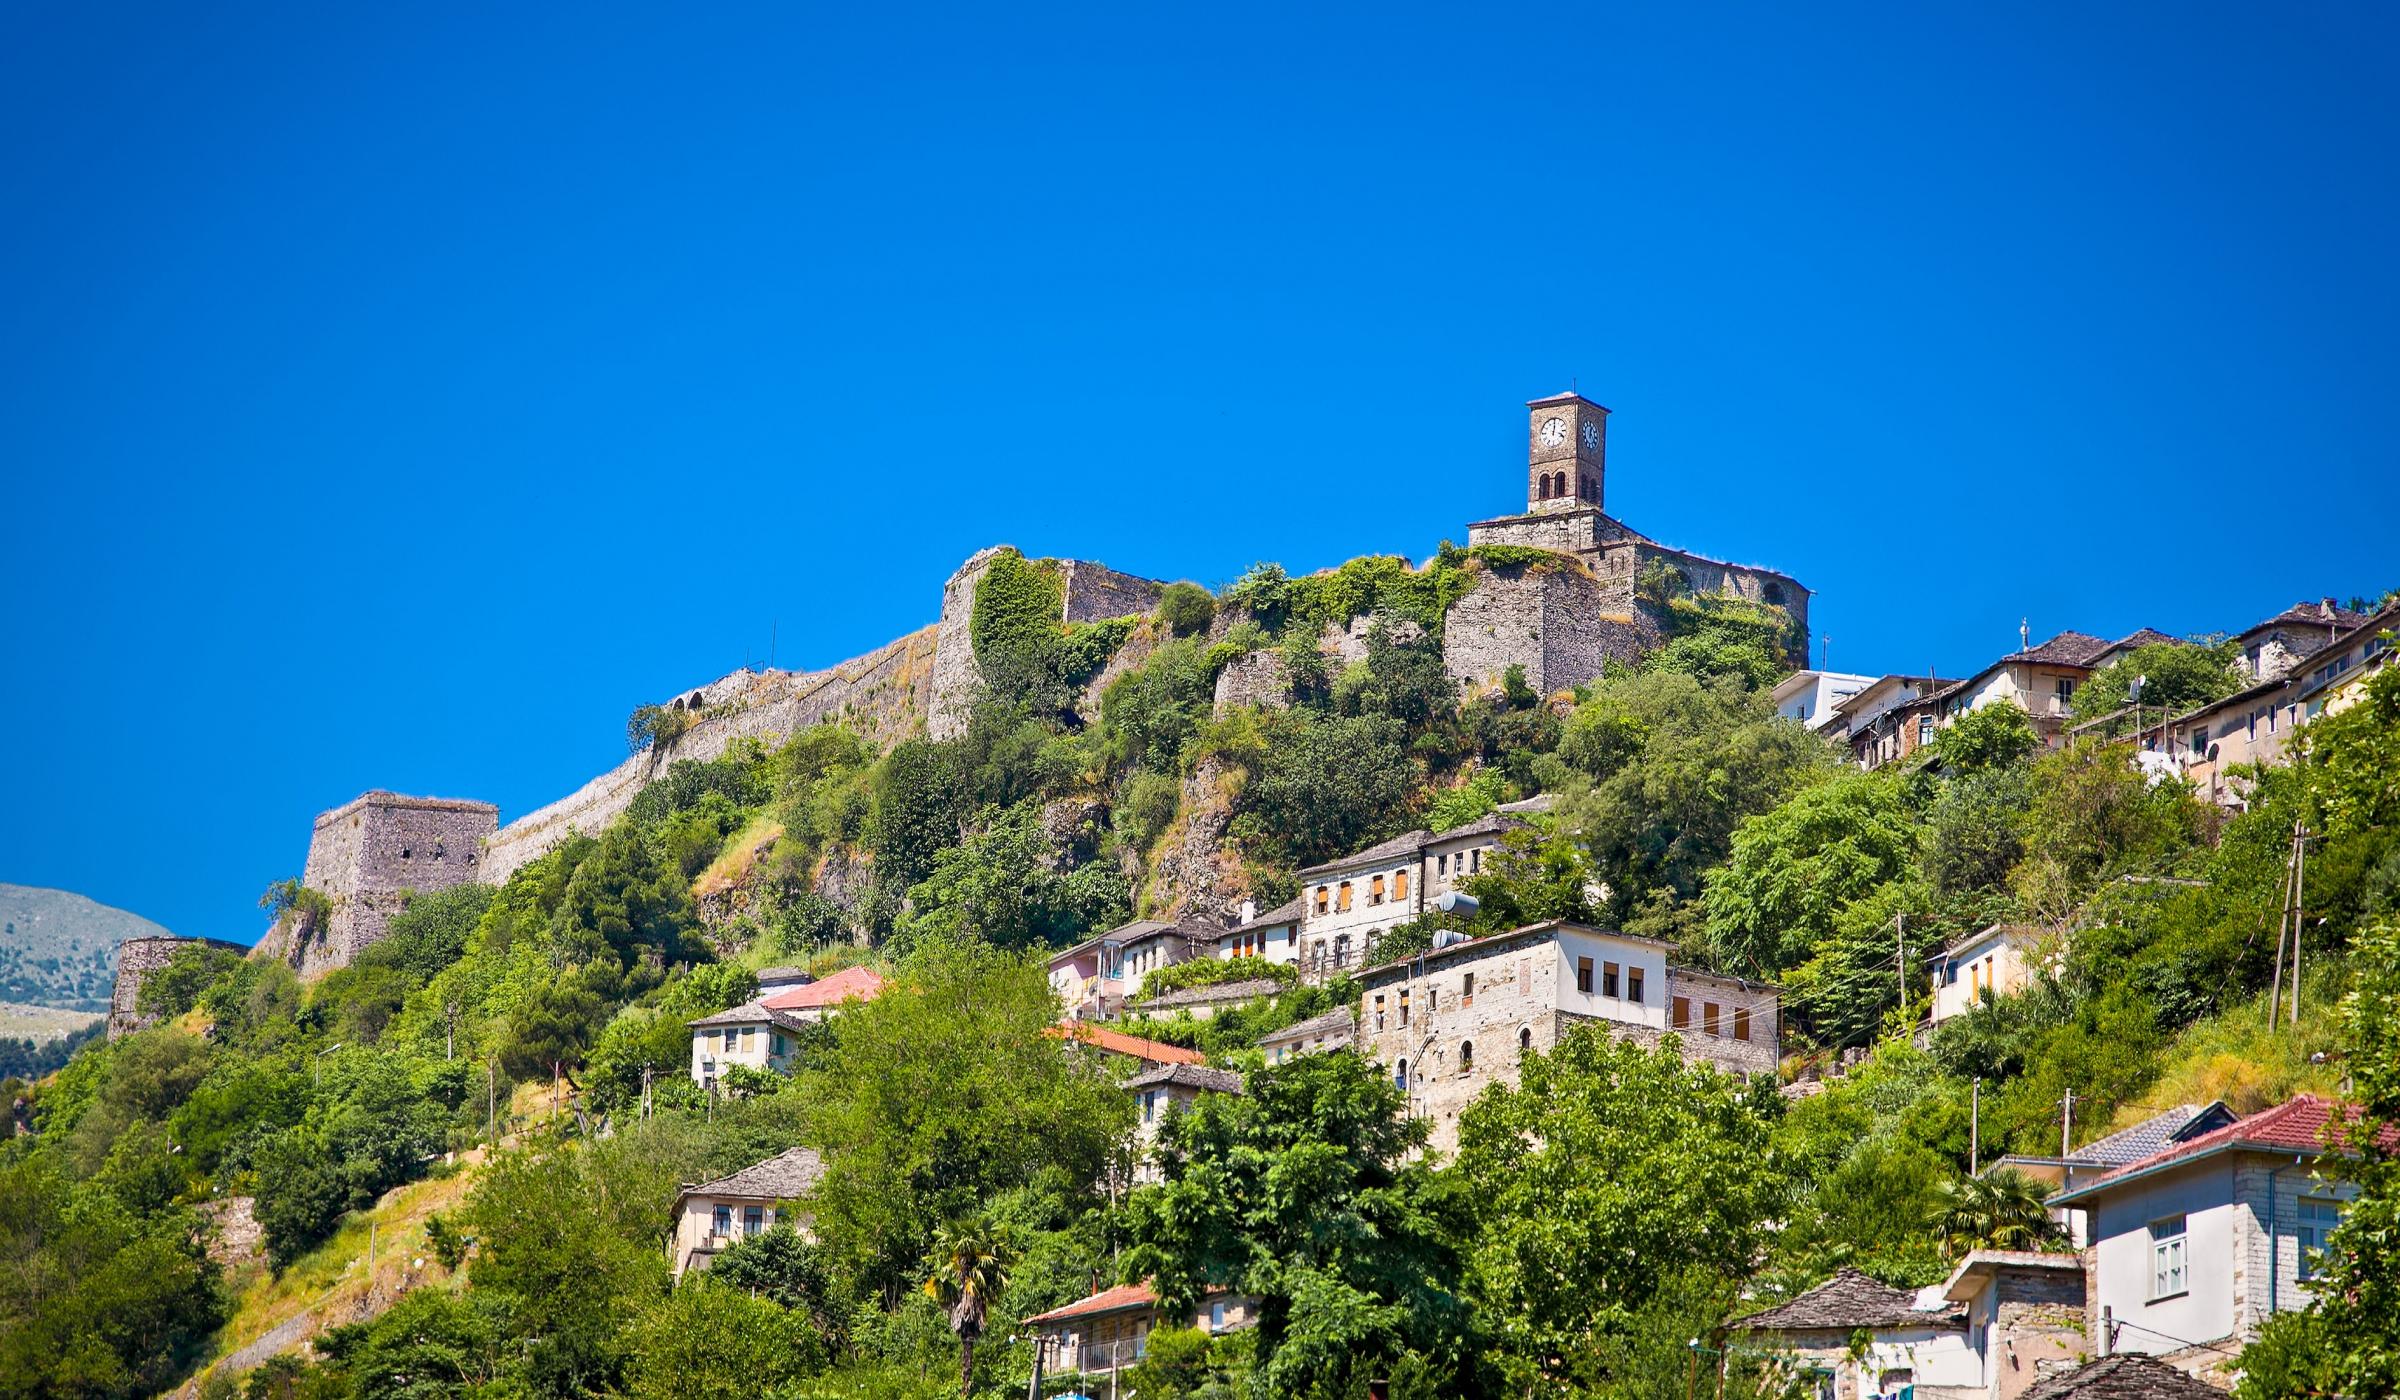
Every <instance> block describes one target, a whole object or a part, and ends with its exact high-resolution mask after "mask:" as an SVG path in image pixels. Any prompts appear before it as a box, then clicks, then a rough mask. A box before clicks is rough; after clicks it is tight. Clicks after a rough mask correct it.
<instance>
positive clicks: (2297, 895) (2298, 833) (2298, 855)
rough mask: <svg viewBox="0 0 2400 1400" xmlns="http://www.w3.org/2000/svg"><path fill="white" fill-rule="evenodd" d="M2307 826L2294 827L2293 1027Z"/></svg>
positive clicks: (2295, 1026)
mask: <svg viewBox="0 0 2400 1400" xmlns="http://www.w3.org/2000/svg"><path fill="white" fill-rule="evenodd" d="M2309 835H2310V832H2309V829H2308V828H2307V827H2305V826H2301V825H2299V824H2297V823H2294V825H2293V829H2292V1029H2293V1030H2295V1031H2297V1030H2299V1029H2300V930H2301V928H2302V927H2303V926H2304V925H2305V924H2306V922H2307V918H2306V914H2305V910H2306V909H2307V907H2308V838H2309Z"/></svg>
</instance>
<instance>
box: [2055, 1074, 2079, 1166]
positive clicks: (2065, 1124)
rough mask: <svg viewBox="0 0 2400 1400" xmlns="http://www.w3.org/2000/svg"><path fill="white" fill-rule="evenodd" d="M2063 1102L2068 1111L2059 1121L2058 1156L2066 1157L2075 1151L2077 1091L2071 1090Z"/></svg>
mask: <svg viewBox="0 0 2400 1400" xmlns="http://www.w3.org/2000/svg"><path fill="white" fill-rule="evenodd" d="M2062 1102H2064V1103H2065V1104H2066V1108H2067V1111H2066V1114H2065V1115H2064V1116H2063V1117H2061V1118H2060V1119H2059V1120H2058V1155H2059V1156H2061V1157H2065V1156H2067V1155H2069V1154H2071V1153H2072V1152H2074V1150H2075V1091H2074V1090H2073V1089H2069V1090H2068V1091H2067V1097H2066V1098H2065V1099H2064V1100H2062Z"/></svg>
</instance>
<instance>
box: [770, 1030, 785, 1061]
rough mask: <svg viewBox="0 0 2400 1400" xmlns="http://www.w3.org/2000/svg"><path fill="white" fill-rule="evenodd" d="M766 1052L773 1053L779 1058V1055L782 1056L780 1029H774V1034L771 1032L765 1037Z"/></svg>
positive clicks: (781, 1034)
mask: <svg viewBox="0 0 2400 1400" xmlns="http://www.w3.org/2000/svg"><path fill="white" fill-rule="evenodd" d="M767 1053H768V1054H770V1055H774V1056H776V1057H777V1058H781V1057H782V1055H783V1032H781V1031H776V1032H775V1033H774V1034H772V1035H770V1036H768V1037H767Z"/></svg>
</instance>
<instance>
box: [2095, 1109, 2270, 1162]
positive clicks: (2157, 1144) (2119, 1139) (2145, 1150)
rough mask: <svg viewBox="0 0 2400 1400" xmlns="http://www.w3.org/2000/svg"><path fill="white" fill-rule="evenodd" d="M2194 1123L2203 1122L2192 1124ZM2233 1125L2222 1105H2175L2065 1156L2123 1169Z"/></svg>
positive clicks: (2230, 1110)
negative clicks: (2169, 1147)
mask: <svg viewBox="0 0 2400 1400" xmlns="http://www.w3.org/2000/svg"><path fill="white" fill-rule="evenodd" d="M2195 1119H2204V1121H2200V1122H2194V1120H2195ZM2232 1121H2234V1113H2233V1110H2232V1109H2229V1108H2227V1107H2226V1106H2225V1105H2224V1104H2222V1103H2209V1104H2197V1103H2187V1104H2178V1105H2176V1106H2175V1107H2173V1108H2170V1109H2168V1110H2167V1111H2166V1112H2164V1113H2162V1114H2160V1115H2158V1116H2157V1117H2156V1118H2151V1119H2147V1120H2145V1121H2143V1122H2140V1123H2136V1124H2134V1125H2133V1126H2132V1127H2130V1128H2125V1129H2122V1130H2120V1131H2117V1132H2113V1133H2110V1134H2109V1135H2108V1136H2107V1137H2104V1138H2096V1139H2094V1140H2093V1141H2091V1142H2087V1143H2085V1144H2084V1145H2083V1146H2081V1147H2078V1148H2076V1149H2075V1150H2074V1152H2072V1153H2070V1154H2068V1157H2067V1160H2068V1161H2070V1162H2088V1163H2097V1164H2099V1165H2101V1166H2109V1167H2122V1166H2126V1165H2129V1164H2131V1163H2134V1162H2138V1161H2141V1160H2142V1159H2143V1158H2145V1157H2149V1156H2153V1155H2155V1154H2157V1153H2159V1152H2162V1151H2165V1150H2166V1148H2167V1147H2168V1146H2169V1145H2170V1144H2172V1143H2175V1142H2178V1141H2180V1140H2182V1139H2184V1138H2187V1137H2192V1136H2196V1135H2197V1134H2199V1133H2205V1132H2207V1131H2209V1130H2210V1129H2212V1128H2221V1127H2223V1126H2225V1125H2226V1124H2228V1123H2231V1122H2232Z"/></svg>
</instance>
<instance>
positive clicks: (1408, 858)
mask: <svg viewBox="0 0 2400 1400" xmlns="http://www.w3.org/2000/svg"><path fill="white" fill-rule="evenodd" d="M1522 825H1524V822H1523V820H1522V819H1521V818H1519V817H1518V816H1516V815H1515V814H1513V813H1510V812H1506V811H1499V812H1491V813H1487V814H1485V815H1484V816H1481V817H1477V818H1476V819H1475V820H1473V821H1471V822H1468V823H1466V824H1465V825H1463V826H1458V827H1454V828H1452V829H1451V830H1448V831H1442V832H1432V831H1411V832H1408V833H1405V834H1404V835H1400V836H1395V837H1393V838H1392V839H1391V840H1389V841H1384V842H1379V843H1378V844H1376V845H1373V846H1369V847H1368V848H1366V849H1365V850H1363V851H1357V852H1354V853H1352V854H1350V855H1346V856H1343V857H1342V858H1341V859H1339V860H1331V861H1327V862H1325V863H1324V864H1323V865H1317V866H1311V867H1309V868H1308V869H1306V870H1303V871H1301V872H1300V930H1299V940H1300V941H1299V950H1300V968H1301V970H1302V971H1303V972H1304V973H1305V974H1307V975H1308V976H1309V977H1311V978H1312V979H1313V978H1323V977H1329V976H1332V975H1334V974H1337V973H1340V972H1345V971H1350V970H1353V969H1356V968H1360V967H1364V966H1366V965H1367V964H1368V963H1369V962H1372V961H1373V960H1374V958H1373V955H1374V950H1375V945H1376V943H1378V942H1379V941H1381V939H1382V938H1383V935H1384V934H1385V933H1387V932H1389V931H1390V930H1391V929H1393V928H1394V927H1397V926H1398V925H1400V924H1404V923H1407V922H1409V921H1410V920H1411V919H1415V918H1418V917H1420V916H1422V915H1423V914H1424V913H1425V912H1426V911H1427V910H1429V909H1431V908H1432V907H1433V904H1434V901H1435V900H1438V899H1440V898H1441V897H1442V896H1443V895H1444V894H1447V893H1449V892H1450V891H1451V890H1453V889H1456V888H1457V887H1458V886H1459V885H1460V884H1461V883H1462V882H1464V881H1465V880H1467V879H1469V878H1471V877H1473V876H1476V875H1480V874H1482V873H1483V863H1484V861H1485V860H1487V859H1489V858H1490V856H1491V854H1492V850H1493V848H1494V847H1495V846H1497V845H1499V844H1500V838H1501V837H1502V836H1503V835H1505V834H1506V833H1507V832H1509V831H1512V830H1514V829H1515V828H1517V827H1519V826H1522Z"/></svg>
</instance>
